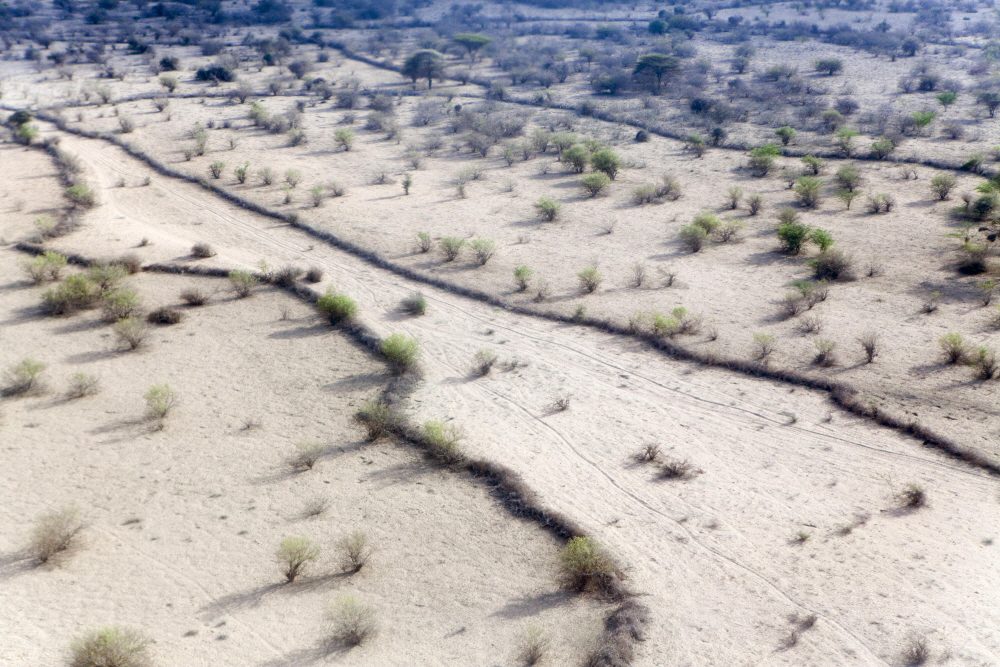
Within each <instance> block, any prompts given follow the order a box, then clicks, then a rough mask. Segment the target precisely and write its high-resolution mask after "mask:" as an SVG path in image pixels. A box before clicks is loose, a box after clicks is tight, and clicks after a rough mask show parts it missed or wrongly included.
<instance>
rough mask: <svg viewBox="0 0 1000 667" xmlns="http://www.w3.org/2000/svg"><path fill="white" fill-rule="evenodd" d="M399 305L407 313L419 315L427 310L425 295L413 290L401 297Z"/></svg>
mask: <svg viewBox="0 0 1000 667" xmlns="http://www.w3.org/2000/svg"><path fill="white" fill-rule="evenodd" d="M399 306H400V309H402V311H403V312H404V313H406V314H407V315H413V316H420V315H423V314H424V313H426V312H427V297H425V296H424V295H423V294H421V293H420V292H414V293H413V294H411V295H410V296H408V297H406V298H405V299H403V301H402V302H401V303H400V304H399Z"/></svg>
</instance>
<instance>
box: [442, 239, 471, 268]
mask: <svg viewBox="0 0 1000 667" xmlns="http://www.w3.org/2000/svg"><path fill="white" fill-rule="evenodd" d="M439 243H440V244H441V251H442V252H444V259H445V261H446V262H453V261H455V260H456V259H457V258H458V256H459V254H460V253H461V252H462V248H464V247H465V239H463V238H459V237H457V236H445V237H444V238H442V239H441V240H440V241H439Z"/></svg>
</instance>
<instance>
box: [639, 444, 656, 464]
mask: <svg viewBox="0 0 1000 667" xmlns="http://www.w3.org/2000/svg"><path fill="white" fill-rule="evenodd" d="M635 460H636V461H638V462H639V463H655V462H656V461H659V460H660V446H659V445H656V444H649V445H643V447H642V449H640V450H639V452H638V453H637V454H636V455H635Z"/></svg>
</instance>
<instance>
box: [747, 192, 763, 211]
mask: <svg viewBox="0 0 1000 667" xmlns="http://www.w3.org/2000/svg"><path fill="white" fill-rule="evenodd" d="M763 207H764V198H763V197H762V196H760V195H759V194H752V195H750V196H749V197H747V211H748V212H749V213H750V215H757V214H758V213H760V210H761V209H762V208H763Z"/></svg>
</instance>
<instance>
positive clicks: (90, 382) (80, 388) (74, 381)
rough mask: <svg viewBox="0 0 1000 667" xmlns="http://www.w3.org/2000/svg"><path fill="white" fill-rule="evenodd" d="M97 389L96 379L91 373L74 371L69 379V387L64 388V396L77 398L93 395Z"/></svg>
mask: <svg viewBox="0 0 1000 667" xmlns="http://www.w3.org/2000/svg"><path fill="white" fill-rule="evenodd" d="M98 390H99V387H98V380H97V378H96V377H95V376H93V375H88V374H87V373H74V374H73V375H72V377H70V379H69V389H67V390H66V398H69V399H77V398H84V397H85V396H93V395H94V394H96V393H97V392H98Z"/></svg>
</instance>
